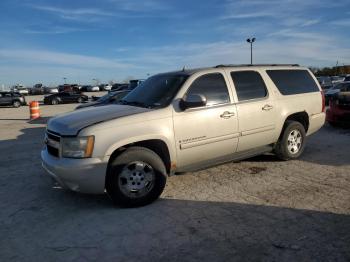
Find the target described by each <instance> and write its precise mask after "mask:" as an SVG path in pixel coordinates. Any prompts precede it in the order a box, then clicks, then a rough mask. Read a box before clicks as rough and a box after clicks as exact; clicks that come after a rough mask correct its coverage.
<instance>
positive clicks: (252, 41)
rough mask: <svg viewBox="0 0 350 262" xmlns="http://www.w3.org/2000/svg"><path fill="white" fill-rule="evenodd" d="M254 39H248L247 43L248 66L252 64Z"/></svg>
mask: <svg viewBox="0 0 350 262" xmlns="http://www.w3.org/2000/svg"><path fill="white" fill-rule="evenodd" d="M255 40H256V39H255V37H253V38H248V39H247V42H248V43H249V44H250V64H251V65H252V64H253V43H254V42H255Z"/></svg>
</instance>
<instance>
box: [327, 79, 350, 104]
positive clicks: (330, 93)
mask: <svg viewBox="0 0 350 262" xmlns="http://www.w3.org/2000/svg"><path fill="white" fill-rule="evenodd" d="M339 92H350V81H349V82H342V83H339V84H336V85H335V86H333V87H332V88H330V89H328V90H327V91H326V92H325V99H326V105H329V101H330V100H331V99H332V98H333V97H336V96H337V95H338V93H339Z"/></svg>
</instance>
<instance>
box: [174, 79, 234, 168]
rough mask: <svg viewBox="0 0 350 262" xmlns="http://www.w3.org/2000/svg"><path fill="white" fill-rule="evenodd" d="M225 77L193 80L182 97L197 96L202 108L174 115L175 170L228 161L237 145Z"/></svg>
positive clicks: (231, 106) (190, 109)
mask: <svg viewBox="0 0 350 262" xmlns="http://www.w3.org/2000/svg"><path fill="white" fill-rule="evenodd" d="M226 83H227V81H226V80H225V75H223V74H222V73H219V72H217V73H209V74H204V75H201V76H199V77H197V78H196V79H195V80H194V81H193V82H192V84H191V85H190V87H189V88H188V90H187V91H186V95H185V97H186V96H187V95H189V94H191V95H193V94H197V95H198V94H199V95H203V96H205V97H206V99H207V104H206V106H203V107H198V108H188V109H186V110H184V111H181V110H178V111H177V110H175V112H174V117H173V121H174V131H175V142H176V151H177V169H178V170H180V171H181V170H184V171H188V170H191V169H197V167H196V166H197V165H198V167H204V165H206V164H208V165H211V164H214V163H215V162H222V161H225V160H227V159H230V158H231V157H232V154H233V153H234V152H235V151H236V148H237V144H238V137H239V132H238V119H237V110H236V106H235V105H234V104H232V103H231V102H232V101H231V96H230V92H229V89H228V87H227V84H226Z"/></svg>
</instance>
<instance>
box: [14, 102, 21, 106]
mask: <svg viewBox="0 0 350 262" xmlns="http://www.w3.org/2000/svg"><path fill="white" fill-rule="evenodd" d="M20 106H21V103H20V102H19V101H14V102H13V107H15V108H18V107H20Z"/></svg>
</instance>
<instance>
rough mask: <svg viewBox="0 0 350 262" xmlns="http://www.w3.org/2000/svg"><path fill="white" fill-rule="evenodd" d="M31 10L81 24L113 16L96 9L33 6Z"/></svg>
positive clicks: (110, 13)
mask: <svg viewBox="0 0 350 262" xmlns="http://www.w3.org/2000/svg"><path fill="white" fill-rule="evenodd" d="M32 8H34V9H36V10H40V11H46V12H51V13H54V14H56V15H58V16H59V17H61V18H63V19H67V20H77V21H83V22H93V21H96V20H99V19H100V18H103V17H112V16H115V14H114V13H112V12H107V11H104V10H101V9H98V8H75V9H68V8H60V7H54V6H40V5H33V6H32Z"/></svg>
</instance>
